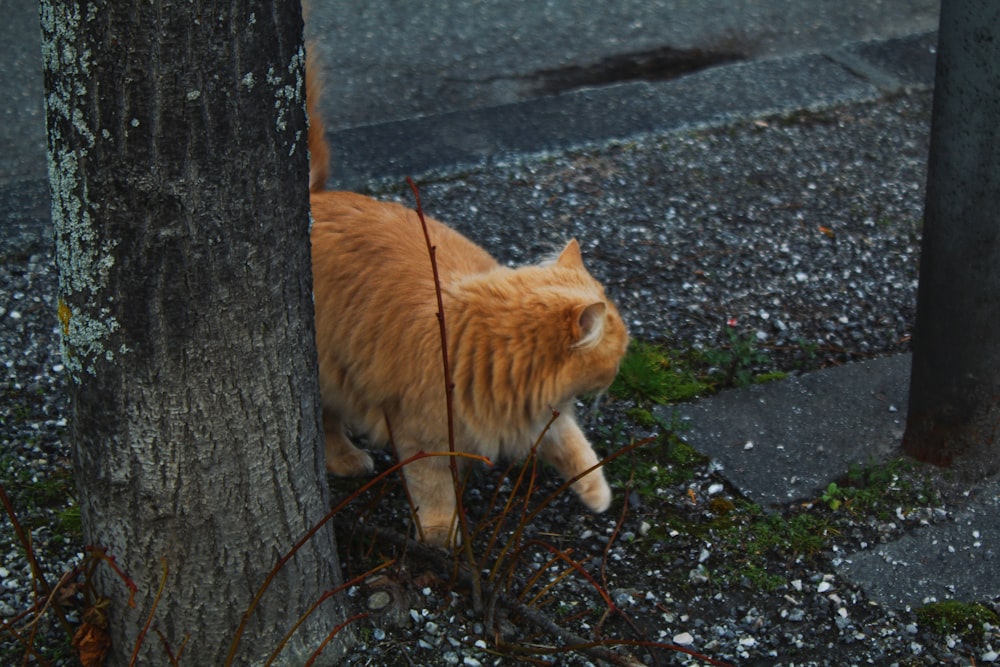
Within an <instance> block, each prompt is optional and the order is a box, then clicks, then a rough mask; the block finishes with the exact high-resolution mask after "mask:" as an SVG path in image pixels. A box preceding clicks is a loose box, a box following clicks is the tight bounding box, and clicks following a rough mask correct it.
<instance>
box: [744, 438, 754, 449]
mask: <svg viewBox="0 0 1000 667" xmlns="http://www.w3.org/2000/svg"><path fill="white" fill-rule="evenodd" d="M751 449H753V440H747V442H746V444H745V445H743V451H749V450H751Z"/></svg>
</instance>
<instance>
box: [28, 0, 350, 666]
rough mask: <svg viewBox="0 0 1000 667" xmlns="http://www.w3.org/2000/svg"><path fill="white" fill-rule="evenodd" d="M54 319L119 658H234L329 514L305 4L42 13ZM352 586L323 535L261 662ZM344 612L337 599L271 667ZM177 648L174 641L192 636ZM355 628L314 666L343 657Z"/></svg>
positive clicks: (74, 2)
mask: <svg viewBox="0 0 1000 667" xmlns="http://www.w3.org/2000/svg"><path fill="white" fill-rule="evenodd" d="M41 11H42V28H43V51H44V65H45V81H46V115H47V123H48V150H49V172H50V182H51V188H52V195H53V207H52V212H53V223H54V227H55V230H56V254H57V263H58V266H59V274H60V285H59V320H60V323H61V327H62V333H63V357H64V363H65V366H66V367H67V369H68V370H69V373H70V375H71V378H72V382H71V393H72V399H73V424H72V427H71V437H72V440H73V448H74V457H75V466H76V474H77V481H78V486H79V497H80V500H79V501H80V508H81V514H82V517H83V525H84V533H85V539H86V540H87V541H88V543H90V544H93V545H98V546H100V547H102V548H105V549H107V551H108V552H109V553H110V554H112V555H113V556H114V557H115V558H116V562H117V564H118V566H120V567H121V569H122V570H123V571H124V572H125V573H126V574H127V575H128V576H129V577H130V578H131V579H132V580H133V581H134V582H135V584H136V585H137V587H138V590H137V593H136V596H135V607H134V608H131V607H129V606H128V599H129V592H128V590H127V588H126V587H125V586H124V585H123V583H122V581H121V580H120V579H118V578H117V577H116V576H115V575H113V573H112V571H111V568H109V567H105V566H102V567H100V568H98V570H97V581H96V584H97V589H98V590H99V591H100V592H101V594H103V595H105V596H107V597H108V598H109V599H110V607H109V620H110V633H111V636H112V640H113V648H112V654H111V656H110V658H109V662H108V664H109V665H120V664H127V663H128V661H129V659H130V656H131V654H132V652H133V648H134V647H135V645H136V643H137V641H138V639H139V637H140V631H141V628H142V626H143V624H144V623H145V621H146V618H147V617H148V615H149V614H150V611H151V609H152V608H153V604H154V598H155V596H156V593H157V589H158V587H159V585H160V579H161V576H162V575H163V572H164V567H166V568H167V572H168V574H167V576H166V579H165V584H164V587H163V594H162V597H161V598H160V600H159V604H158V606H157V608H156V611H155V615H154V617H153V628H155V630H156V632H158V633H160V634H161V635H162V637H163V641H161V639H160V638H159V637H157V635H156V634H155V633H153V632H150V633H149V634H148V635H147V636H146V637H145V639H144V641H142V643H141V647H140V649H139V658H138V661H137V664H166V663H167V662H168V659H167V654H166V651H167V650H169V651H170V652H171V653H173V654H174V655H176V654H177V653H178V652H179V651H181V650H182V646H183V653H184V656H185V657H186V660H182V662H189V663H193V664H201V665H221V664H223V663H224V662H225V659H226V656H227V653H228V651H229V648H230V642H231V641H232V639H233V637H234V634H235V632H236V628H237V626H238V625H239V623H240V620H241V617H242V615H243V613H244V612H245V611H246V610H247V609H248V607H249V605H250V602H251V599H252V597H253V595H254V593H255V592H256V591H257V589H258V588H259V587H260V586H261V584H262V583H263V582H264V579H265V577H266V575H267V574H268V572H269V571H270V570H271V568H272V567H273V566H274V565H275V564H276V562H277V560H278V559H279V557H281V556H282V555H283V554H285V553H287V551H288V550H289V548H290V547H291V546H292V545H293V544H294V543H295V541H296V540H298V539H299V538H300V537H301V536H303V535H304V534H305V533H306V531H307V530H308V529H309V528H311V527H312V526H314V525H315V524H316V523H317V522H318V521H319V520H320V519H321V518H322V517H323V515H324V513H325V512H326V509H327V508H328V506H329V502H328V489H327V487H326V477H325V474H324V467H323V461H322V457H321V451H322V448H321V446H320V443H321V442H322V438H321V435H320V434H321V430H320V429H321V426H320V403H319V391H318V385H317V373H316V360H315V347H314V332H313V310H312V297H311V290H312V277H311V271H310V259H309V241H308V226H309V203H308V202H309V200H308V182H309V177H308V164H307V155H306V146H305V130H306V119H305V112H304V108H303V102H304V99H305V98H304V94H305V91H304V86H303V65H304V61H305V56H304V50H303V46H302V19H301V16H300V10H299V3H298V2H297V0H286V1H284V2H282V1H281V0H273V1H268V0H237V1H236V2H232V1H230V0H201V1H200V2H180V3H173V2H169V1H168V0H150V1H148V2H141V3H133V2H113V1H109V0H88V1H87V2H83V1H82V0H70V1H69V2H63V1H61V0H44V1H43V3H42V10H41ZM340 582H341V573H340V568H339V564H338V561H337V555H336V545H335V541H334V536H333V532H332V527H331V526H330V525H329V524H327V525H326V526H324V528H323V529H322V530H320V531H319V532H318V534H317V535H316V536H315V537H314V538H313V539H312V540H311V541H310V542H308V543H307V544H306V546H305V547H304V548H303V549H302V550H301V551H299V552H298V553H297V555H296V556H295V557H294V558H293V559H292V560H291V561H290V562H289V563H288V564H287V565H286V566H285V567H284V568H283V569H282V570H281V572H280V573H279V575H278V578H277V579H276V580H275V581H274V583H273V584H272V585H271V586H270V588H269V590H268V592H267V593H266V594H265V596H264V598H263V600H262V602H261V604H260V606H259V607H258V608H257V609H256V610H255V611H254V613H253V614H252V615H251V616H250V620H249V626H248V627H247V630H246V632H245V633H244V634H243V636H242V641H241V643H240V645H239V650H238V653H237V659H236V663H238V664H262V663H263V662H264V661H265V659H266V657H267V656H268V655H269V654H270V653H271V651H272V650H273V649H275V648H277V647H278V644H279V642H280V640H281V637H282V636H283V635H284V634H285V633H286V632H288V631H289V630H290V629H291V628H292V625H293V624H294V623H295V622H296V621H297V620H298V619H299V617H300V615H302V614H303V613H304V612H305V611H306V610H307V609H308V608H309V606H310V605H311V604H313V603H314V602H315V601H317V600H318V599H319V598H320V596H321V595H322V594H323V592H324V591H325V590H328V589H331V588H333V587H335V586H336V585H338V584H339V583H340ZM343 619H344V609H343V608H342V606H341V603H340V600H339V598H338V597H333V598H331V599H330V600H328V601H326V602H324V603H323V604H322V605H321V606H320V607H319V608H318V610H317V611H316V612H315V613H314V614H312V615H311V616H310V617H309V620H308V621H307V622H306V623H305V624H304V625H303V626H302V627H301V628H299V630H298V631H297V632H296V634H295V636H294V638H293V641H292V642H291V643H290V644H289V646H288V647H287V648H286V649H285V650H284V651H283V652H282V654H281V656H282V659H281V660H279V663H281V662H283V663H285V664H291V665H301V664H303V663H304V662H305V660H306V658H307V656H309V655H310V653H311V652H312V651H313V650H315V649H316V648H317V647H318V646H319V645H320V643H321V641H322V640H323V639H325V638H326V636H327V635H328V633H330V632H331V631H332V630H333V628H334V627H335V626H336V625H337V624H338V623H339V622H341V621H343ZM185 642H186V643H185ZM348 642H349V633H343V634H341V635H339V636H338V637H337V638H336V639H335V641H334V642H333V644H332V646H331V647H328V648H327V649H326V651H325V652H324V653H323V656H324V658H325V660H324V661H322V662H328V663H332V662H335V661H336V659H337V656H338V655H339V654H341V653H342V652H343V650H345V647H346V646H347V644H348Z"/></svg>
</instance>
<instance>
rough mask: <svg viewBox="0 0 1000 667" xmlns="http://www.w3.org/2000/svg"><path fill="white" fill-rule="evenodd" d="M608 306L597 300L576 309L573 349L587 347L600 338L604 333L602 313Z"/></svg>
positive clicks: (593, 344)
mask: <svg viewBox="0 0 1000 667" xmlns="http://www.w3.org/2000/svg"><path fill="white" fill-rule="evenodd" d="M607 309H608V307H607V306H606V305H605V304H604V302H603V301H597V302H595V303H592V304H590V305H589V306H584V307H579V308H578V309H577V314H576V320H575V326H574V331H573V333H574V337H575V339H576V342H575V343H573V348H574V349H584V350H586V349H589V348H591V347H593V346H595V345H597V343H598V342H599V341H600V340H601V337H602V336H603V335H604V313H605V312H606V311H607Z"/></svg>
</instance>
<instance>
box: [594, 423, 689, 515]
mask: <svg viewBox="0 0 1000 667" xmlns="http://www.w3.org/2000/svg"><path fill="white" fill-rule="evenodd" d="M706 463H708V458H707V457H706V456H704V455H703V454H701V453H700V452H698V451H697V450H695V449H694V448H693V447H691V445H689V444H687V443H686V442H684V441H683V440H681V439H680V438H679V437H677V436H676V435H675V434H674V433H672V432H669V431H668V432H665V433H663V434H662V435H660V436H659V437H657V438H656V439H655V440H654V441H652V442H650V443H647V444H646V445H644V446H642V447H639V448H637V449H635V450H634V451H633V452H632V454H631V455H630V456H625V457H622V458H619V459H617V460H615V461H613V462H612V464H611V471H610V472H609V474H610V475H611V476H612V477H614V478H617V479H622V480H626V479H631V480H632V488H633V490H635V491H636V492H638V493H639V495H641V496H642V497H644V498H654V497H657V496H658V491H659V490H661V489H666V488H670V487H674V486H678V485H680V484H683V483H685V482H687V481H689V480H691V479H693V478H694V475H695V471H696V470H698V469H700V468H701V467H702V466H704V465H705V464H706Z"/></svg>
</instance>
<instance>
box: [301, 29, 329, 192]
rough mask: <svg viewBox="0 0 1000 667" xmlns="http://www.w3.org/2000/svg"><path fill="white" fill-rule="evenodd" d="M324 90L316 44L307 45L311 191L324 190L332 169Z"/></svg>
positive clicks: (307, 108)
mask: <svg viewBox="0 0 1000 667" xmlns="http://www.w3.org/2000/svg"><path fill="white" fill-rule="evenodd" d="M322 92H323V81H322V72H321V71H320V63H319V55H318V53H317V49H316V45H315V44H309V45H308V46H307V47H306V113H307V114H308V115H309V139H308V141H309V191H310V192H322V191H323V190H325V189H326V179H327V176H328V175H329V170H330V145H329V144H327V143H326V135H325V134H324V127H323V116H322V115H321V114H320V112H319V98H320V95H321V94H322Z"/></svg>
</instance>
